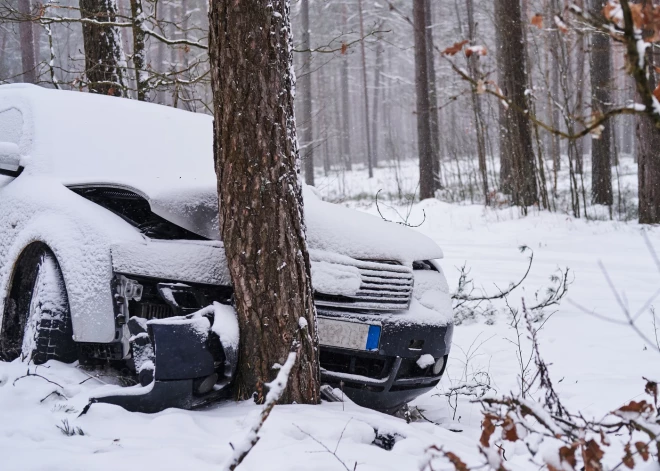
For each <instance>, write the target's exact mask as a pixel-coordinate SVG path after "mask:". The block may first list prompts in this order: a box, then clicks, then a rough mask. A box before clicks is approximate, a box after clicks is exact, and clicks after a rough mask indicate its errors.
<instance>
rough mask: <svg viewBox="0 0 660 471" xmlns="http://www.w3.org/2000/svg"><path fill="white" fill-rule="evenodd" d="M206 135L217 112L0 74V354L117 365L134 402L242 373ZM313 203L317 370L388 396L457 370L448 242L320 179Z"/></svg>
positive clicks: (374, 395)
mask: <svg viewBox="0 0 660 471" xmlns="http://www.w3.org/2000/svg"><path fill="white" fill-rule="evenodd" d="M212 146H213V143H212V118H211V117H209V116H206V115H202V114H195V113H189V112H185V111H181V110H176V109H173V108H169V107H165V106H159V105H154V104H148V103H141V102H137V101H133V100H127V99H120V98H114V97H106V96H99V95H92V94H87V93H80V92H68V91H60V90H48V89H44V88H39V87H36V86H32V85H4V86H0V316H1V321H2V322H1V330H0V359H2V360H4V361H13V360H16V359H17V358H19V357H20V358H22V359H23V360H24V361H27V360H30V361H33V362H34V363H43V362H45V361H47V360H50V359H55V360H60V361H63V362H69V363H72V362H74V361H79V362H80V364H81V365H92V366H93V365H95V364H104V363H108V362H111V363H118V364H119V362H123V363H125V364H126V365H129V366H130V368H132V369H133V371H135V374H136V377H137V378H139V381H140V382H141V383H142V386H135V388H134V389H135V390H133V391H131V393H130V394H127V395H126V397H127V398H129V399H121V398H116V397H115V398H113V397H110V398H100V399H99V400H105V401H107V402H115V403H118V404H120V405H122V406H124V407H126V408H128V409H133V410H143V411H155V410H160V409H162V408H164V407H168V406H179V407H192V406H194V405H195V404H198V403H200V402H203V401H204V400H205V398H208V397H211V396H213V395H214V394H217V393H218V392H219V391H227V390H228V389H229V388H230V387H231V379H232V376H233V372H234V367H235V365H236V352H237V345H238V342H239V341H240V336H239V335H238V329H237V326H236V318H235V313H234V311H233V307H232V302H233V299H232V288H231V281H230V278H229V275H228V271H227V267H226V262H225V255H224V249H223V244H222V241H221V237H220V233H219V230H218V198H217V190H216V184H217V183H216V178H215V171H214V162H213V148H212ZM304 202H305V208H304V209H305V220H306V225H307V242H308V246H309V252H310V257H311V261H312V284H313V287H314V292H315V300H316V308H317V311H318V330H319V337H320V342H321V353H320V361H321V368H322V381H323V382H324V383H327V384H329V385H332V386H339V385H340V384H341V385H342V387H343V390H344V392H345V393H346V394H347V395H348V396H349V397H350V398H352V399H353V400H354V401H355V402H357V403H359V404H362V405H365V406H368V407H372V408H376V409H381V410H393V409H395V408H397V407H399V406H400V405H402V404H403V403H405V402H407V401H410V400H411V399H413V398H414V397H416V396H418V395H419V394H421V393H424V392H426V391H428V390H429V389H431V388H432V387H433V386H435V385H436V384H437V383H438V381H439V380H440V378H441V376H442V374H443V372H444V369H445V366H446V360H447V355H448V353H449V349H450V345H451V337H452V332H453V316H452V307H451V297H450V294H449V289H448V286H447V282H446V280H445V277H444V275H443V273H442V269H441V268H440V266H439V264H438V263H437V260H438V259H440V258H441V257H442V251H441V250H440V248H439V247H438V246H437V245H436V244H435V243H434V242H433V241H431V240H430V239H428V238H427V237H425V236H423V235H421V234H419V233H418V232H415V231H413V230H410V229H408V228H406V227H402V226H399V225H396V224H393V223H388V222H385V221H383V220H381V219H379V218H377V217H374V216H370V215H367V214H363V213H359V212H356V211H352V210H350V209H347V208H344V207H341V206H338V205H334V204H330V203H326V202H323V201H321V200H320V199H319V198H318V197H317V196H316V195H315V194H314V192H313V190H312V189H311V188H305V189H304ZM200 332H206V333H205V334H204V335H201V334H199V333H200ZM154 344H156V345H157V346H158V348H156V351H155V352H154V349H153V345H154ZM128 389H129V390H131V388H128ZM131 398H132V399H131ZM136 398H137V399H136Z"/></svg>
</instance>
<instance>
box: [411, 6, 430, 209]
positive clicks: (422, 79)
mask: <svg viewBox="0 0 660 471" xmlns="http://www.w3.org/2000/svg"><path fill="white" fill-rule="evenodd" d="M425 3H426V0H413V24H414V29H415V31H414V36H415V91H416V95H417V147H418V152H419V198H420V199H422V200H423V199H426V198H433V196H434V193H435V181H434V178H433V148H432V143H431V119H430V113H429V111H430V102H429V72H428V49H427V46H426V8H425V7H426V5H425Z"/></svg>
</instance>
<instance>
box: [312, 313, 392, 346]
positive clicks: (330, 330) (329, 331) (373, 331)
mask: <svg viewBox="0 0 660 471" xmlns="http://www.w3.org/2000/svg"><path fill="white" fill-rule="evenodd" d="M317 321H318V328H319V343H320V344H321V345H325V346H327V347H338V348H348V349H351V350H378V345H379V343H380V326H379V325H369V324H362V323H359V322H348V321H338V320H335V319H326V318H324V317H319V318H318V319H317Z"/></svg>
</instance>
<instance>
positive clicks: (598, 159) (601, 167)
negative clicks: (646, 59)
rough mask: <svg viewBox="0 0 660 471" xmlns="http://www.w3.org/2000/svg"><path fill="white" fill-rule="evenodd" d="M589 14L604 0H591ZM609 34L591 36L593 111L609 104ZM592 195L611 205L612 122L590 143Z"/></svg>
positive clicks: (598, 201) (600, 5)
mask: <svg viewBox="0 0 660 471" xmlns="http://www.w3.org/2000/svg"><path fill="white" fill-rule="evenodd" d="M591 1H592V14H600V12H601V10H602V9H603V7H604V6H605V5H606V4H607V0H591ZM610 49H611V46H610V38H609V36H608V35H606V34H602V33H595V34H593V35H592V39H591V90H592V93H591V95H592V102H591V106H592V112H593V113H603V112H605V111H607V108H608V107H609V106H610V91H609V87H610V86H611V80H612V65H611V54H610ZM591 198H592V202H593V203H594V204H605V205H608V206H611V205H612V200H613V198H612V123H611V120H609V119H608V120H607V121H605V122H604V123H603V131H602V133H601V135H600V138H598V139H593V140H592V144H591Z"/></svg>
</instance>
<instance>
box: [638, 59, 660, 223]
mask: <svg viewBox="0 0 660 471" xmlns="http://www.w3.org/2000/svg"><path fill="white" fill-rule="evenodd" d="M649 49H650V48H649ZM651 50H652V49H651ZM647 59H648V62H649V74H648V75H649V86H650V89H651V90H654V89H655V87H656V86H657V84H658V80H657V76H656V73H655V69H654V67H653V65H654V60H653V59H654V58H653V55H652V54H651V53H650V52H647ZM635 119H636V121H637V130H636V131H637V132H636V135H637V165H638V169H637V179H638V185H639V186H638V197H639V223H640V224H660V155H658V149H660V129H658V128H657V127H656V126H655V123H654V122H653V120H652V119H651V118H650V117H649V116H647V115H641V114H640V115H637V116H636V118H635Z"/></svg>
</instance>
